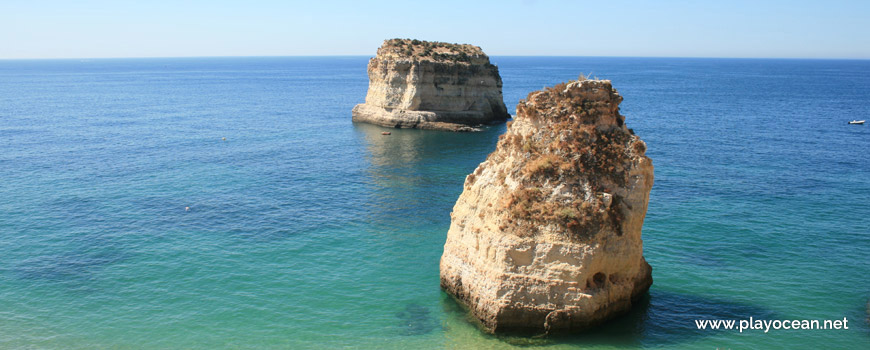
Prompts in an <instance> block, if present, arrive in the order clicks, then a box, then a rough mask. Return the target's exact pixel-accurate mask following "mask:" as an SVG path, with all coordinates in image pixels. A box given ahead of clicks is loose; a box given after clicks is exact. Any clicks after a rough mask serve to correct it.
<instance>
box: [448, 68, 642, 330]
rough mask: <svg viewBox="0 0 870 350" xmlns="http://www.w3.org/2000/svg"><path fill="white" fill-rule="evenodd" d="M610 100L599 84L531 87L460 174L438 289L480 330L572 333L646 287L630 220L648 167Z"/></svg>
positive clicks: (619, 309)
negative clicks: (476, 161) (482, 154)
mask: <svg viewBox="0 0 870 350" xmlns="http://www.w3.org/2000/svg"><path fill="white" fill-rule="evenodd" d="M621 101H622V97H621V96H620V95H619V93H617V91H616V90H614V89H613V87H612V86H611V83H610V81H607V80H581V81H572V82H570V83H567V84H565V83H563V84H560V85H557V86H555V87H552V88H547V89H545V90H543V91H536V92H533V93H531V94H529V96H528V97H527V98H526V99H525V100H523V101H521V102H520V103H519V105H518V106H517V116H516V117H515V120H514V122H513V123H511V124H509V125H508V129H507V132H506V133H505V134H504V135H502V136H501V137H500V140H499V142H498V145H497V147H496V150H495V152H493V153H492V154H490V155H489V157H488V158H487V159H486V161H484V162H483V163H481V164H480V166H478V167H477V169H476V170H475V171H474V172H473V173H472V174H470V175H468V177H466V179H465V188H464V191H463V192H462V195H460V196H459V200H458V201H457V202H456V205H455V206H454V207H453V213H451V218H452V221H451V225H450V230H449V231H448V233H447V243H446V244H445V245H444V255H443V256H442V257H441V286H442V287H443V288H444V289H445V290H446V291H447V292H449V293H451V294H452V295H454V296H455V297H456V298H457V299H459V300H460V301H461V302H464V303H465V304H466V305H467V306H468V307H469V308H470V309H471V311H472V312H473V314H474V315H475V316H476V317H477V318H479V319H480V320H481V321H482V323H483V324H484V325H485V326H486V327H487V328H488V329H489V331H491V332H495V333H503V332H516V333H532V334H534V333H561V332H571V331H577V330H582V329H585V328H588V327H590V326H594V325H596V324H599V323H601V322H603V321H605V320H607V319H609V318H611V317H613V316H615V315H618V314H621V313H624V312H626V311H628V310H629V309H630V308H631V307H632V304H633V303H635V302H636V301H637V300H638V299H639V298H640V297H642V296H643V295H644V294H645V293H646V291H647V290H648V289H649V287H650V285H652V268H651V267H650V266H649V264H647V262H646V260H645V259H644V257H643V242H642V241H641V227H642V226H643V220H644V216H645V215H646V210H647V203H648V201H649V193H650V189H651V187H652V184H653V165H652V161H651V160H650V159H649V158H647V157H646V156H645V152H646V144H645V143H644V142H643V141H641V140H640V139H639V138H638V137H637V136H635V135H634V132H633V131H631V129H628V128H627V127H626V126H625V124H624V121H625V117H624V116H622V115H620V114H619V103H620V102H621Z"/></svg>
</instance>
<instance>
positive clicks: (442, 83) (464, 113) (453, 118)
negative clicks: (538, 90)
mask: <svg viewBox="0 0 870 350" xmlns="http://www.w3.org/2000/svg"><path fill="white" fill-rule="evenodd" d="M368 74H369V91H368V94H367V95H366V102H365V103H363V104H359V105H356V107H354V108H353V112H352V114H353V121H355V122H367V123H372V124H378V125H382V126H388V127H396V128H420V129H437V130H452V131H470V130H473V128H472V127H473V126H477V125H481V124H488V123H493V122H498V121H504V120H507V119H508V118H510V115H509V114H508V113H507V108H505V105H504V100H503V99H502V93H501V77H500V76H499V75H498V67H496V66H494V65H492V64H490V63H489V57H487V56H486V55H485V54H484V53H483V51H482V50H481V49H480V47H477V46H472V45H468V44H464V45H458V44H448V43H442V42H427V41H420V40H409V39H392V40H386V41H384V44H383V45H382V46H381V47H380V48H379V49H378V53H377V56H375V57H374V58H372V59H371V60H369V65H368Z"/></svg>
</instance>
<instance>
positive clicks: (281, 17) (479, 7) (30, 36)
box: [0, 0, 870, 59]
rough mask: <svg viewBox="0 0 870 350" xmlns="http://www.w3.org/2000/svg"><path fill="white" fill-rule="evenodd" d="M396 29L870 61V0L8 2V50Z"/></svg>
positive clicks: (163, 47)
mask: <svg viewBox="0 0 870 350" xmlns="http://www.w3.org/2000/svg"><path fill="white" fill-rule="evenodd" d="M395 37H402V38H418V39H425V40H438V41H448V42H459V43H471V44H475V45H479V46H481V47H482V48H483V49H484V51H485V52H487V53H488V54H489V55H534V56H549V55H561V56H666V57H794V58H863V59H870V0H860V1H857V0H856V1H845V0H843V1H841V0H828V1H800V0H793V1H765V0H757V1H743V0H731V1H701V0H699V1H671V0H661V1H640V0H636V1H608V0H598V1H546V0H519V1H513V0H503V1H472V0H465V1H452V0H450V1H381V2H371V3H366V2H364V1H330V0H310V1H268V0H262V1H260V0H247V1H221V0H211V1H185V0H175V1H163V0H151V1H138V2H132V1H122V0H115V1H88V0H85V1H43V0H26V1H18V0H0V58H91V57H182V56H296V55H373V54H374V52H375V50H376V49H377V47H378V46H380V44H381V42H382V41H383V40H384V39H387V38H395Z"/></svg>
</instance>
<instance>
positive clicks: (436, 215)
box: [0, 57, 870, 349]
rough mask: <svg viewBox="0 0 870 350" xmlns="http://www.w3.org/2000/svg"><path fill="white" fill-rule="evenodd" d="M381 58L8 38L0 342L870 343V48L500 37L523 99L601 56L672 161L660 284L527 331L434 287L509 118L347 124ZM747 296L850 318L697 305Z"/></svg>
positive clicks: (663, 196) (648, 134)
mask: <svg viewBox="0 0 870 350" xmlns="http://www.w3.org/2000/svg"><path fill="white" fill-rule="evenodd" d="M367 60H368V57H329V58H317V57H308V58H184V59H170V58H167V59H94V60H12V61H0V348H74V349H95V348H119V349H126V348H131V349H132V348H135V349H138V348H208V349H211V348H322V347H328V348H335V347H359V348H385V347H386V348H471V347H475V348H502V347H511V346H518V345H530V346H546V347H548V348H580V347H584V348H586V347H593V348H595V347H600V348H613V347H617V348H655V347H662V348H716V347H719V348H759V347H763V348H784V349H785V348H787V349H793V348H866V347H870V327H868V323H867V321H866V320H867V318H868V315H867V312H868V310H867V308H868V305H867V303H868V299H870V284H868V277H867V276H868V272H870V233H868V230H870V164H868V158H870V152H868V149H870V125H865V126H861V125H847V121H849V120H852V119H870V61H844V60H831V61H826V60H750V59H673V58H585V57H584V58H579V57H494V58H493V62H494V63H496V64H497V65H498V66H499V68H500V71H501V74H502V78H503V80H504V96H505V102H506V104H507V105H508V109H509V110H510V111H511V113H513V110H514V107H515V106H516V103H517V102H518V101H519V100H520V99H521V98H523V97H525V96H526V95H527V94H528V93H529V92H531V91H534V90H537V89H541V88H542V87H545V86H551V85H554V84H556V83H559V82H562V81H567V80H570V79H575V78H576V77H577V76H578V74H580V73H586V74H589V73H590V72H591V75H593V76H597V77H599V78H605V79H611V80H612V81H613V85H614V87H616V88H617V89H618V90H619V91H620V93H621V94H622V95H623V96H624V97H625V101H624V102H623V104H622V113H623V114H625V115H626V116H627V124H628V126H629V127H631V128H633V129H634V131H635V132H636V133H637V134H638V135H639V136H640V137H641V138H642V139H644V140H645V141H646V142H647V145H648V149H649V150H648V153H647V154H648V155H649V156H650V157H651V158H652V159H653V163H654V165H655V167H656V170H655V177H656V179H655V185H654V187H653V190H652V194H651V199H650V206H649V211H648V214H647V220H646V222H645V225H644V232H643V237H644V242H645V255H646V257H647V260H648V261H649V262H650V264H651V265H652V266H653V268H654V272H653V276H654V279H655V283H654V285H653V287H652V289H651V291H650V295H649V297H648V298H647V300H646V301H645V302H644V303H643V305H641V306H640V307H639V308H637V309H636V310H634V311H633V312H632V313H631V314H629V315H627V316H625V317H623V318H620V319H618V320H615V321H614V322H612V323H610V324H608V325H606V326H604V327H602V328H601V329H598V330H595V331H593V332H589V333H587V334H583V335H579V336H576V337H559V338H551V339H524V338H504V337H492V336H487V335H484V334H483V333H481V332H480V331H479V330H478V329H476V328H475V327H474V326H473V325H472V324H471V323H469V322H468V320H467V319H466V315H465V313H464V312H463V311H462V310H461V309H460V308H459V307H458V306H457V305H456V304H455V303H453V302H452V301H451V300H450V299H449V298H448V297H446V296H445V295H444V294H443V292H441V291H440V289H439V287H438V259H439V258H440V255H441V251H442V246H443V244H444V240H445V237H446V232H447V228H448V226H449V222H450V217H449V213H450V210H451V208H452V206H453V204H454V202H455V200H456V198H457V197H458V195H459V193H460V192H461V191H462V183H463V181H464V178H465V175H466V174H468V173H470V172H471V171H472V170H473V169H474V168H475V167H476V166H477V164H478V163H480V162H481V161H483V160H484V159H485V157H486V155H487V154H488V153H489V152H491V151H492V150H493V149H494V146H495V143H496V140H497V137H498V135H499V134H501V133H502V132H504V125H498V126H494V127H491V128H489V129H487V130H486V131H484V132H481V133H462V134H454V133H444V132H434V131H420V130H390V131H392V133H393V134H392V135H391V136H382V135H381V134H380V133H381V131H383V130H384V129H382V128H380V127H376V126H369V125H354V124H353V123H351V122H350V110H351V108H352V107H353V106H354V105H355V104H357V103H361V102H363V100H364V98H365V93H366V89H367V82H368V81H367V76H366V63H367ZM186 207H189V210H185V208H186ZM750 316H753V317H755V318H764V319H842V318H843V317H846V318H847V319H848V320H849V323H848V325H849V326H850V327H849V329H848V330H813V331H809V330H778V331H777V330H771V331H770V332H769V333H764V332H763V331H756V330H752V331H744V332H743V333H739V332H737V331H700V330H697V329H696V328H695V325H694V322H693V320H694V319H698V318H714V319H715V318H733V319H745V318H748V317H750Z"/></svg>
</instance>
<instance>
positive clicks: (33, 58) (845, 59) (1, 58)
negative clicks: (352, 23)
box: [0, 54, 870, 61]
mask: <svg viewBox="0 0 870 350" xmlns="http://www.w3.org/2000/svg"><path fill="white" fill-rule="evenodd" d="M488 56H489V57H585V58H689V59H771V60H780V59H781V60H843V61H866V60H870V57H865V58H853V57H749V56H734V57H722V56H604V55H497V54H496V55H488ZM280 57H288V58H289V57H374V56H373V55H358V54H356V55H355V54H346V55H345V54H341V55H216V56H107V57H21V58H8V57H0V61H15V60H18V61H30V60H102V59H171V58H280Z"/></svg>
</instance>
